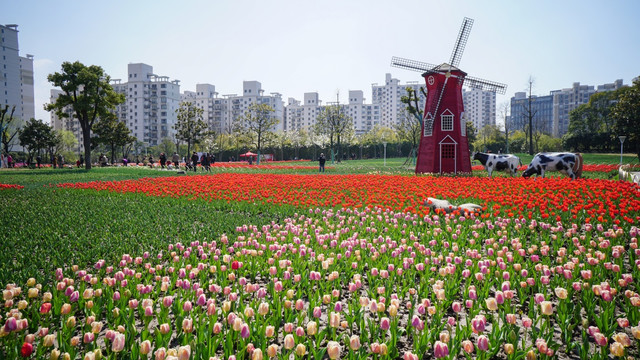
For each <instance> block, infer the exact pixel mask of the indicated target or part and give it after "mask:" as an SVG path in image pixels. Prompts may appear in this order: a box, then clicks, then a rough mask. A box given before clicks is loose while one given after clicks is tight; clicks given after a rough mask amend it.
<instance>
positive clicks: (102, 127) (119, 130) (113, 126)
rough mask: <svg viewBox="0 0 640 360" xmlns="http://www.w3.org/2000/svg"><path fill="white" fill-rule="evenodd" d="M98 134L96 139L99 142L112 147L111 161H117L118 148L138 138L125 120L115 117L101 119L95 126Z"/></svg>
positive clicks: (94, 129)
mask: <svg viewBox="0 0 640 360" xmlns="http://www.w3.org/2000/svg"><path fill="white" fill-rule="evenodd" d="M93 132H94V134H95V135H96V137H94V141H95V142H96V143H97V144H104V145H106V146H108V147H109V148H110V149H111V163H112V164H113V163H115V153H116V148H118V147H123V146H126V145H128V144H132V143H133V142H135V141H136V140H137V138H136V137H135V136H133V135H131V130H129V128H128V127H127V125H126V124H125V123H124V122H121V121H117V120H116V119H114V118H113V117H108V118H106V119H100V121H98V122H97V123H96V124H95V125H94V127H93Z"/></svg>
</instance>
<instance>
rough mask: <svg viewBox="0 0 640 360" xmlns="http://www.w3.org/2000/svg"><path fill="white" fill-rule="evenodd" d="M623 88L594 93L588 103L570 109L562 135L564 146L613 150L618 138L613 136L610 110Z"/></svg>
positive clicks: (587, 149)
mask: <svg viewBox="0 0 640 360" xmlns="http://www.w3.org/2000/svg"><path fill="white" fill-rule="evenodd" d="M624 89H625V88H622V89H618V90H615V91H605V92H600V93H595V94H593V95H591V97H590V98H589V102H588V103H586V104H582V105H579V106H578V107H576V108H575V109H573V110H571V112H570V113H569V129H568V131H567V133H566V134H565V135H564V136H563V137H562V141H563V143H564V146H565V147H566V148H569V149H574V150H577V151H591V150H597V151H603V152H610V151H611V150H615V148H616V147H615V145H616V143H617V142H618V139H616V138H614V136H613V131H614V130H613V126H614V120H613V117H612V116H611V110H612V108H613V105H614V104H615V103H617V102H618V99H619V97H620V96H621V94H622V91H623V90H624Z"/></svg>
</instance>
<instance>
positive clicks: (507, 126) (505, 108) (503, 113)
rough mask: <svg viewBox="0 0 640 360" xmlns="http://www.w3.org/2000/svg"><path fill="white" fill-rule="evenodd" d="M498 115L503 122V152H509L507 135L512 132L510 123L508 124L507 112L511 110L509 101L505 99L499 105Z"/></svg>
mask: <svg viewBox="0 0 640 360" xmlns="http://www.w3.org/2000/svg"><path fill="white" fill-rule="evenodd" d="M499 112H500V117H501V118H502V121H503V122H504V141H505V145H506V146H505V153H507V154H508V153H509V135H511V133H512V132H513V129H512V126H511V124H509V113H510V112H511V103H510V102H509V101H505V102H503V103H502V104H501V105H500V110H499Z"/></svg>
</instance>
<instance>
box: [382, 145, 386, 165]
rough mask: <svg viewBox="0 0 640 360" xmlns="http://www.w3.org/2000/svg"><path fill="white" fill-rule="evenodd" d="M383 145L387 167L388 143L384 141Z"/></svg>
mask: <svg viewBox="0 0 640 360" xmlns="http://www.w3.org/2000/svg"><path fill="white" fill-rule="evenodd" d="M382 145H383V146H384V166H387V142H386V141H382Z"/></svg>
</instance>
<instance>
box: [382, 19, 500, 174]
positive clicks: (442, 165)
mask: <svg viewBox="0 0 640 360" xmlns="http://www.w3.org/2000/svg"><path fill="white" fill-rule="evenodd" d="M471 26H473V19H469V18H464V21H463V22H462V27H461V28H460V33H459V34H458V39H457V41H456V45H455V46H454V48H453V53H452V54H451V60H449V64H447V63H443V64H441V65H437V66H436V65H432V64H428V63H423V62H420V61H414V60H408V59H403V58H398V57H393V58H392V59H391V66H393V67H398V68H402V69H408V70H413V71H419V72H422V73H423V74H422V76H423V77H424V79H425V82H426V84H427V94H426V95H427V99H426V105H425V108H424V113H423V116H422V119H421V124H422V137H421V138H420V148H419V151H418V162H417V163H416V173H454V174H455V173H458V172H463V173H470V172H471V161H470V154H469V142H468V140H467V132H466V117H465V115H464V104H463V103H462V86H463V85H467V86H469V87H473V88H479V89H482V90H486V91H493V92H497V93H500V94H504V93H505V92H506V90H507V85H505V84H500V83H497V82H493V81H488V80H483V79H478V78H474V77H471V76H467V73H466V72H464V71H462V70H460V69H459V68H458V64H459V63H460V58H461V57H462V52H463V51H464V47H465V45H466V44H467V39H468V38H469V33H470V32H471Z"/></svg>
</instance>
